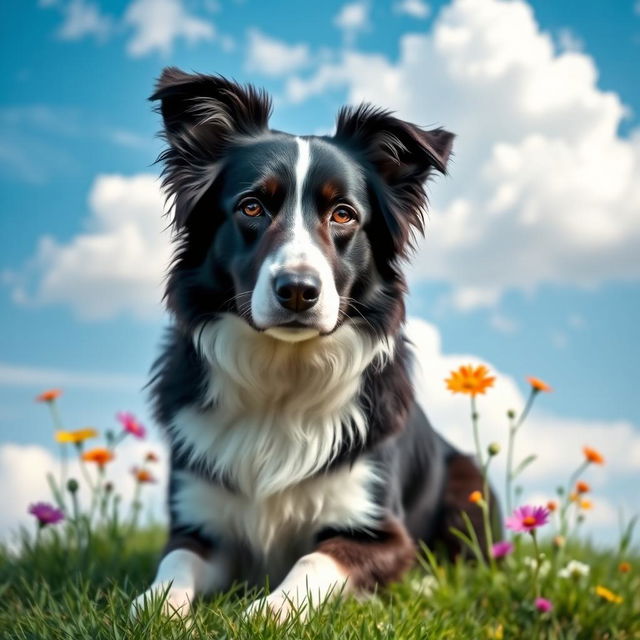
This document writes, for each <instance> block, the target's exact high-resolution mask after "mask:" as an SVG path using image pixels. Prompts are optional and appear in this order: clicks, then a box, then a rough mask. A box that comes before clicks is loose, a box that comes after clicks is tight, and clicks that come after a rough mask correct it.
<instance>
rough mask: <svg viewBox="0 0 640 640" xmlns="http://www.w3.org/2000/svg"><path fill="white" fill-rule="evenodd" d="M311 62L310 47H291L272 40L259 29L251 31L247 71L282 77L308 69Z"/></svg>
mask: <svg viewBox="0 0 640 640" xmlns="http://www.w3.org/2000/svg"><path fill="white" fill-rule="evenodd" d="M309 62H310V56H309V45H307V44H294V45H290V44H287V43H286V42H282V41H281V40H277V39H275V38H271V37H270V36H267V35H265V34H264V33H262V32H261V31H259V30H258V29H250V30H249V43H248V46H247V60H246V68H247V71H252V72H257V73H263V74H264V75H267V76H282V75H286V74H289V73H292V72H293V71H297V70H299V69H302V68H304V67H306V66H307V65H308V64H309Z"/></svg>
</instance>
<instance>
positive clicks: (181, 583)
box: [132, 549, 229, 615]
mask: <svg viewBox="0 0 640 640" xmlns="http://www.w3.org/2000/svg"><path fill="white" fill-rule="evenodd" d="M228 581H229V569H228V567H227V566H226V564H225V561H224V558H222V557H221V556H216V557H215V558H212V559H210V560H205V559H204V558H202V557H201V556H199V555H198V554H197V553H194V552H193V551H189V550H187V549H175V550H174V551H170V552H169V553H168V554H167V555H166V556H165V557H164V558H163V559H162V561H161V562H160V565H159V566H158V571H157V573H156V577H155V579H154V581H153V584H152V585H151V586H150V587H149V588H148V589H147V590H146V591H145V592H144V593H143V594H142V595H140V596H138V597H137V598H136V599H135V600H134V601H133V604H132V614H134V615H136V614H137V610H138V609H141V608H144V606H145V605H147V604H150V602H151V600H152V599H153V598H156V597H162V596H163V595H164V594H165V593H166V594H167V598H166V600H165V602H164V610H165V611H166V612H167V613H169V614H170V613H172V610H175V611H178V612H179V613H182V614H185V613H187V612H188V611H189V609H190V607H191V602H192V601H193V598H194V596H195V595H196V594H199V593H206V592H209V591H214V590H216V589H221V588H223V587H224V586H226V584H227V583H228Z"/></svg>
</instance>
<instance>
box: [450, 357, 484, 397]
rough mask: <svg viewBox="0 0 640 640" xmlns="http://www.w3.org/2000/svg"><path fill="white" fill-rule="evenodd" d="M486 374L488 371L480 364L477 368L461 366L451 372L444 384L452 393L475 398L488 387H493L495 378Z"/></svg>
mask: <svg viewBox="0 0 640 640" xmlns="http://www.w3.org/2000/svg"><path fill="white" fill-rule="evenodd" d="M488 374H489V369H487V367H485V366H484V365H482V364H481V365H480V366H478V367H474V366H472V365H467V366H465V365H462V366H461V367H460V368H459V369H458V370H457V371H452V372H451V377H450V378H448V379H446V380H445V382H446V383H447V388H448V389H449V391H451V392H452V393H466V394H467V395H471V396H475V395H477V394H478V393H484V392H485V391H486V390H487V388H488V387H491V386H493V382H494V380H495V378H494V377H491V376H489V375H488Z"/></svg>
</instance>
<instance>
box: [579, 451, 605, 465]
mask: <svg viewBox="0 0 640 640" xmlns="http://www.w3.org/2000/svg"><path fill="white" fill-rule="evenodd" d="M582 451H583V453H584V457H585V458H586V459H587V462H593V464H604V457H603V456H602V454H601V453H600V452H599V451H596V450H595V449H592V448H591V447H582Z"/></svg>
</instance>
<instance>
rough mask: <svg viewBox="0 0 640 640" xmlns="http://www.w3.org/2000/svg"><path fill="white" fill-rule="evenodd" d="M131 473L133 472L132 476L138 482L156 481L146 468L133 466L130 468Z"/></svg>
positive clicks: (149, 482)
mask: <svg viewBox="0 0 640 640" xmlns="http://www.w3.org/2000/svg"><path fill="white" fill-rule="evenodd" d="M131 473H133V477H134V478H135V479H136V480H137V481H138V482H139V483H140V484H145V483H146V484H151V483H153V482H155V481H156V479H155V478H154V477H153V475H152V473H151V471H148V470H147V469H138V467H133V469H131Z"/></svg>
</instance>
